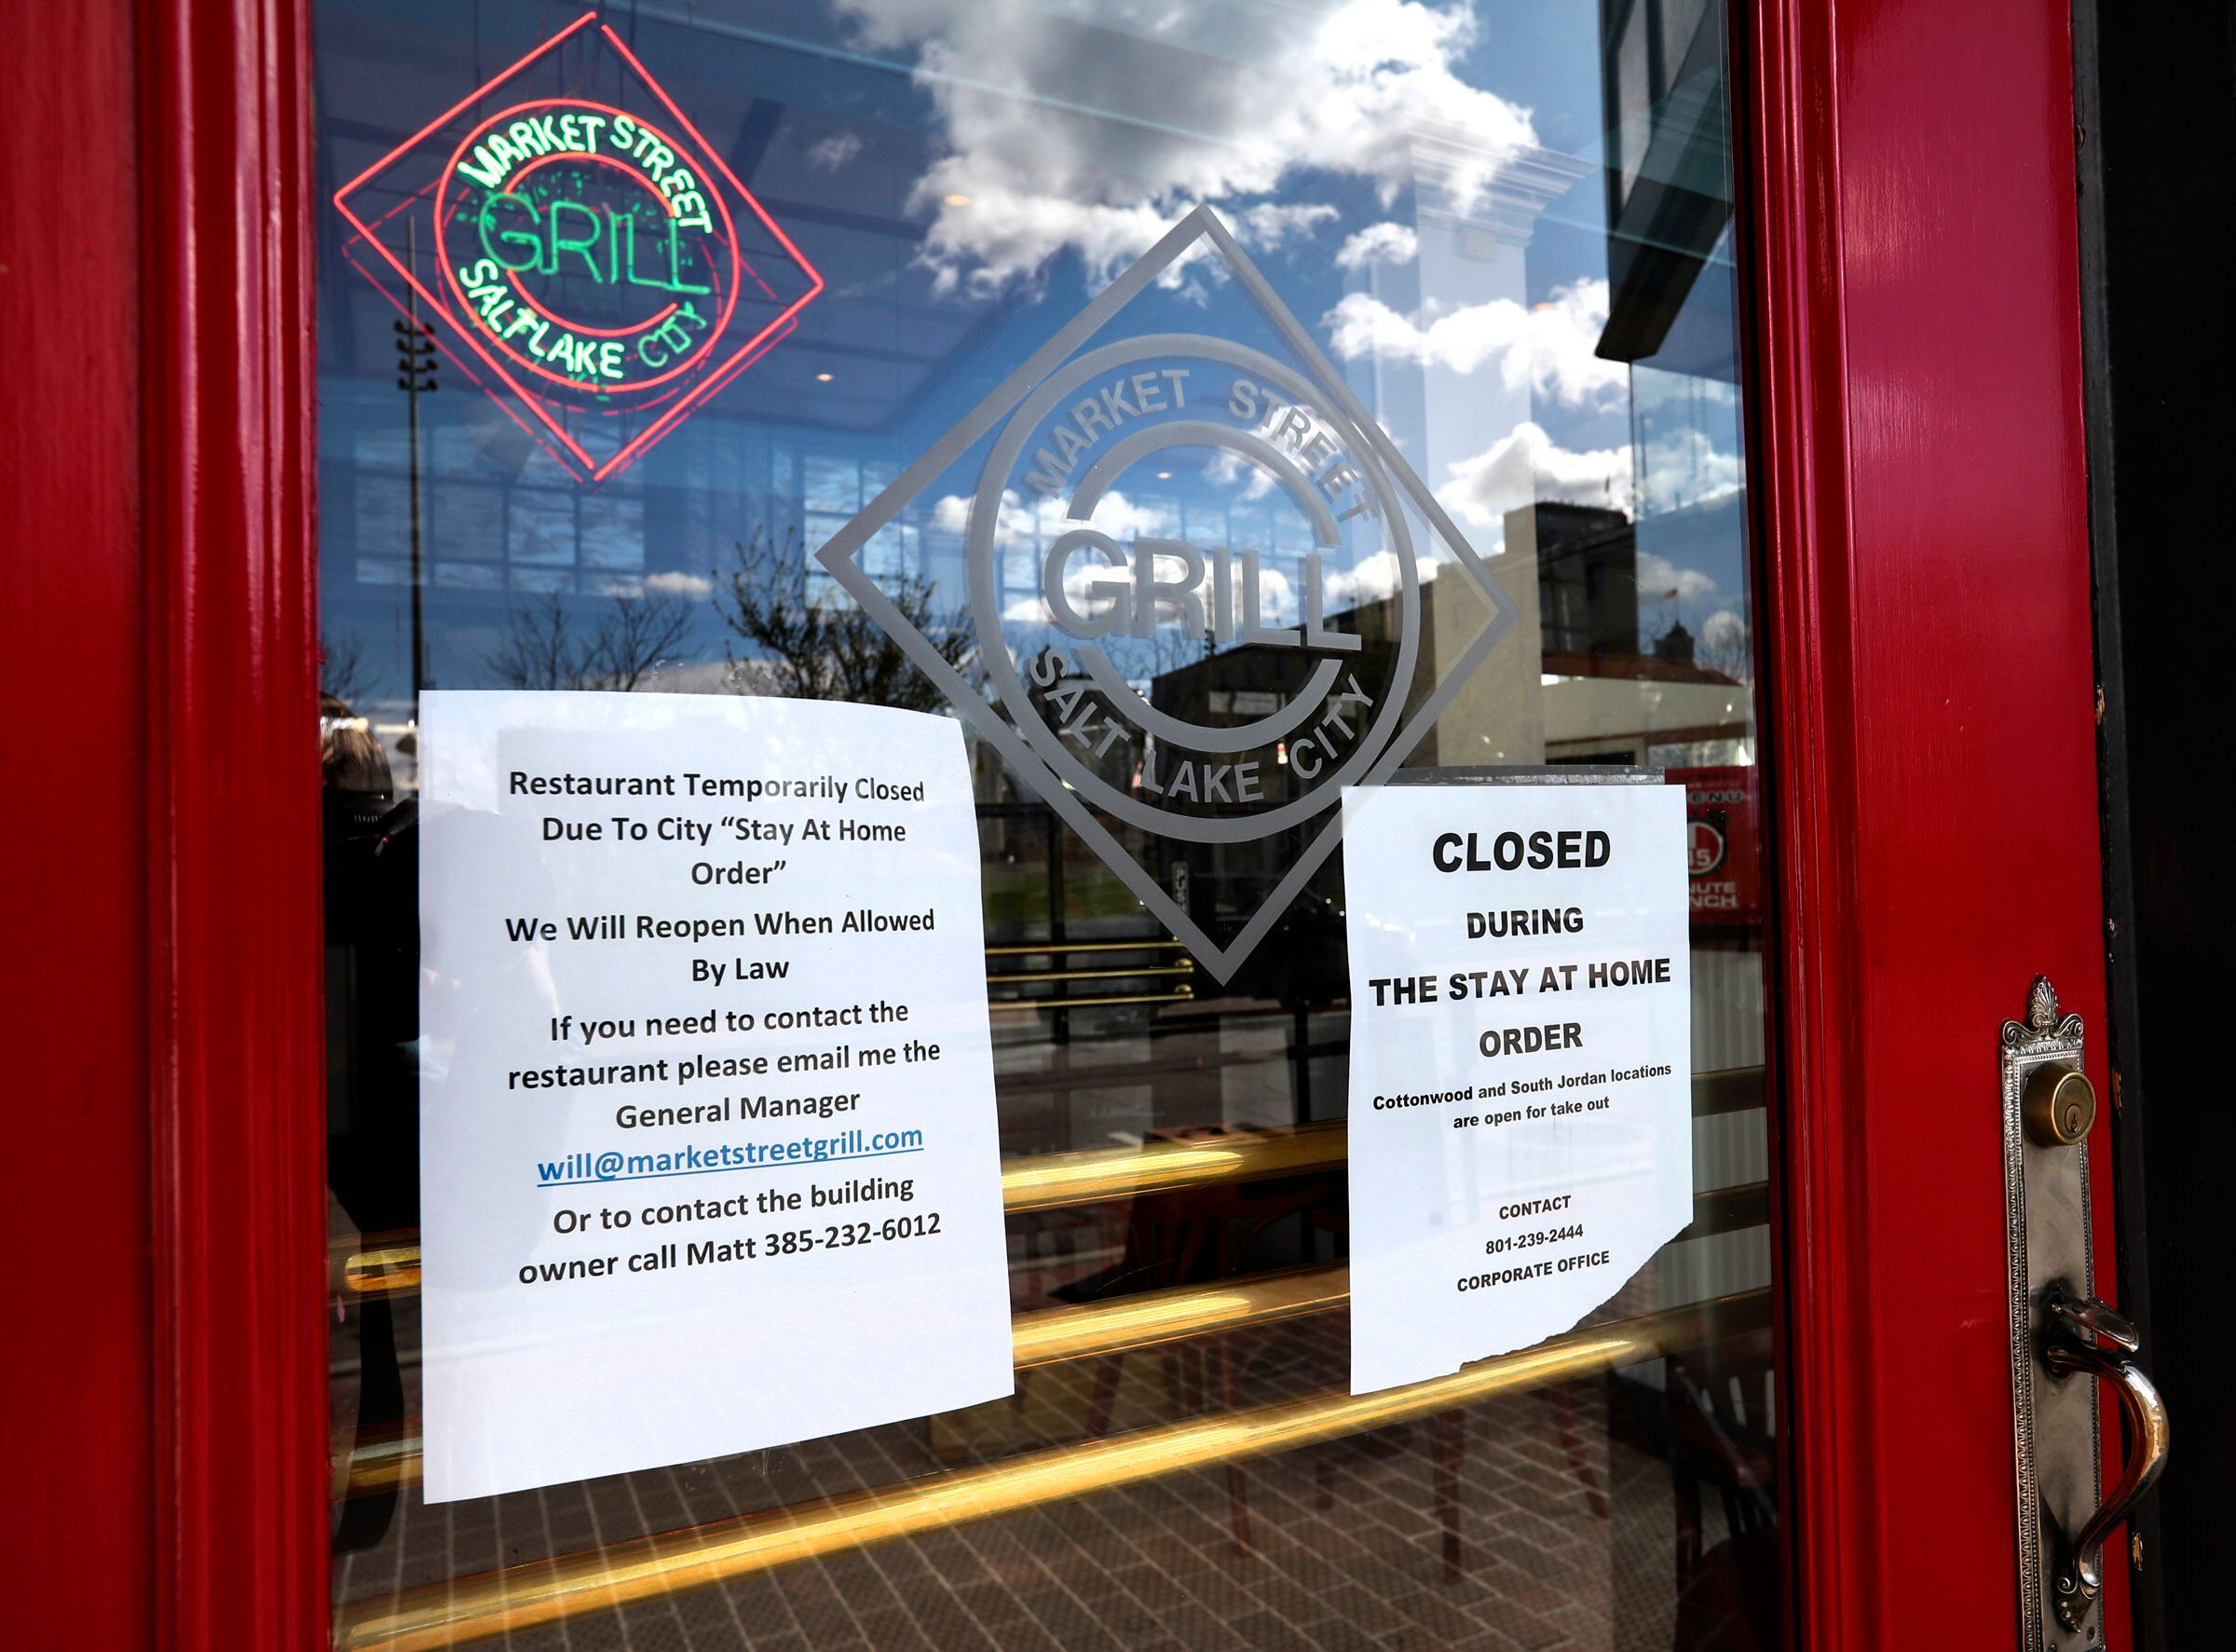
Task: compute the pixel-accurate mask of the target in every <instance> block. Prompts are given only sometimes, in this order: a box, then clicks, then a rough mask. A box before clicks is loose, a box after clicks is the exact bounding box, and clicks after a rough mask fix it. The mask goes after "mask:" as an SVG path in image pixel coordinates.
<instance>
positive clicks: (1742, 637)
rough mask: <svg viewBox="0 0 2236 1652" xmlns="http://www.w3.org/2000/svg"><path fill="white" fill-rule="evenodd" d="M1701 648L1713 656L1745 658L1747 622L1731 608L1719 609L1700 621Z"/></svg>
mask: <svg viewBox="0 0 2236 1652" xmlns="http://www.w3.org/2000/svg"><path fill="white" fill-rule="evenodd" d="M1665 589H1666V587H1665ZM1700 647H1701V648H1702V649H1704V650H1705V651H1707V652H1708V653H1711V654H1715V655H1719V656H1723V657H1726V658H1729V657H1734V656H1737V657H1739V658H1744V657H1745V656H1746V653H1747V651H1748V641H1747V621H1745V620H1743V619H1741V618H1740V617H1739V616H1738V614H1735V613H1733V612H1732V611H1731V610H1730V609H1729V608H1718V609H1717V610H1716V611H1715V612H1714V613H1712V614H1711V615H1709V617H1708V618H1707V619H1705V620H1703V621H1700Z"/></svg>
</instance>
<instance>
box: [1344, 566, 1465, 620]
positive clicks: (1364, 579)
mask: <svg viewBox="0 0 2236 1652" xmlns="http://www.w3.org/2000/svg"><path fill="white" fill-rule="evenodd" d="M1443 566H1444V565H1443V563H1442V562H1441V561H1440V560H1438V559H1436V558H1434V557H1429V556H1424V557H1421V558H1419V559H1418V560H1417V561H1416V563H1415V567H1414V572H1415V574H1416V575H1417V576H1418V577H1419V579H1420V580H1421V582H1422V583H1423V584H1426V583H1427V582H1428V581H1429V580H1433V579H1435V578H1436V577H1437V570H1438V568H1440V567H1443ZM1403 582H1404V574H1403V572H1402V570H1401V567H1400V565H1399V563H1398V560H1397V552H1395V551H1377V552H1375V553H1373V554H1372V555H1371V556H1366V557H1362V558H1361V559H1360V560H1359V564H1358V566H1357V567H1351V568H1329V570H1328V572H1327V574H1326V576H1325V580H1324V582H1323V587H1322V592H1321V606H1322V608H1325V609H1326V611H1327V612H1329V613H1330V614H1334V613H1340V612H1342V611H1343V609H1344V608H1363V607H1365V606H1366V605H1367V604H1368V603H1370V602H1380V601H1381V600H1382V599H1383V598H1384V597H1385V596H1391V595H1394V594H1396V593H1397V590H1398V588H1399V587H1400V585H1401V584H1402V583H1403Z"/></svg>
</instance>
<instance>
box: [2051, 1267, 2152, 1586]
mask: <svg viewBox="0 0 2236 1652" xmlns="http://www.w3.org/2000/svg"><path fill="white" fill-rule="evenodd" d="M2043 1305H2044V1306H2045V1307H2046V1308H2047V1309H2048V1319H2049V1326H2050V1333H2049V1335H2048V1336H2047V1337H2046V1338H2045V1339H2044V1340H2045V1342H2046V1344H2047V1345H2046V1346H2045V1347H2044V1348H2043V1349H2042V1363H2043V1365H2044V1366H2046V1367H2047V1368H2048V1369H2049V1371H2050V1372H2051V1374H2052V1375H2053V1376H2057V1377H2068V1376H2071V1375H2072V1374H2073V1373H2074V1372H2087V1373H2088V1374H2090V1375H2092V1376H2093V1377H2096V1378H2097V1379H2098V1380H2100V1381H2102V1382H2106V1383H2109V1384H2110V1385H2111V1386H2112V1391H2113V1392H2114V1393H2115V1394H2117V1395H2118V1396H2119V1397H2120V1411H2121V1412H2123V1413H2125V1414H2126V1417H2127V1430H2128V1433H2129V1434H2130V1435H2131V1436H2132V1437H2133V1440H2134V1455H2133V1456H2131V1457H2130V1458H2128V1460H2127V1461H2126V1463H2125V1464H2123V1465H2122V1466H2121V1468H2120V1478H2119V1479H2118V1480H2117V1481H2114V1482H2113V1485H2112V1489H2111V1490H2110V1491H2108V1492H2106V1494H2105V1498H2104V1503H2103V1506H2102V1507H2100V1508H2099V1509H2097V1510H2096V1512H2095V1513H2093V1514H2092V1515H2091V1516H2089V1518H2088V1521H2087V1522H2086V1523H2084V1524H2083V1525H2082V1526H2081V1528H2080V1530H2079V1532H2078V1533H2077V1534H2075V1535H2073V1536H2071V1537H2070V1538H2064V1536H2063V1534H2061V1535H2060V1536H2061V1540H2062V1548H2063V1550H2064V1552H2063V1553H2061V1554H2060V1555H2059V1557H2058V1568H2057V1575H2056V1577H2055V1578H2054V1580H2053V1581H2054V1586H2055V1587H2054V1593H2055V1597H2056V1602H2057V1616H2058V1619H2059V1621H2061V1622H2062V1623H2064V1624H2065V1626H2066V1628H2067V1629H2070V1630H2078V1629H2079V1627H2080V1625H2081V1623H2082V1621H2083V1620H2084V1619H2085V1618H2087V1616H2088V1614H2089V1610H2090V1608H2091V1607H2093V1605H2094V1604H2096V1598H2097V1596H2098V1595H2099V1594H2100V1593H2102V1592H2103V1590H2104V1556H2103V1550H2104V1540H2105V1538H2106V1536H2108V1535H2109V1534H2110V1532H2111V1530H2112V1528H2113V1527H2114V1526H2116V1525H2118V1524H2119V1523H2120V1522H2121V1521H2123V1520H2125V1519H2126V1518H2127V1511H2128V1510H2129V1509H2133V1508H2134V1506H2135V1503H2136V1501H2137V1500H2138V1499H2140V1498H2141V1497H2142V1495H2143V1494H2144V1493H2146V1492H2147V1491H2148V1490H2150V1488H2151V1486H2152V1484H2153V1483H2154V1482H2155V1481H2157V1480H2158V1478H2159V1473H2160V1471H2161V1469H2163V1468H2165V1467H2166V1453H2167V1451H2168V1449H2169V1448H2170V1447H2171V1445H2172V1442H2173V1433H2172V1429H2171V1427H2170V1426H2169V1424H2168V1422H2167V1417H2166V1402H2165V1400H2164V1399H2161V1398H2160V1396H2159V1390H2158V1388H2157V1387H2156V1386H2154V1385H2153V1384H2152V1383H2151V1380H2150V1379H2149V1378H2148V1377H2147V1376H2145V1375H2144V1374H2143V1372H2141V1371H2140V1370H2138V1369H2137V1368H2136V1366H2135V1363H2134V1360H2132V1359H2130V1358H2127V1356H2128V1355H2130V1354H2132V1353H2134V1351H2135V1350H2136V1349H2137V1348H2138V1347H2140V1346H2141V1345H2142V1344H2141V1339H2140V1338H2138V1337H2137V1336H2136V1335H2135V1332H2134V1328H2133V1327H2131V1326H2130V1325H2129V1324H2128V1322H2127V1321H2126V1320H2125V1319H2123V1318H2120V1316H2119V1315H2118V1314H2116V1313H2114V1312H2113V1311H2112V1310H2111V1309H2110V1308H2108V1307H2106V1306H2105V1304H2102V1303H2100V1302H2098V1301H2097V1300H2096V1299H2095V1298H2094V1297H2093V1296H2090V1297H2072V1296H2068V1295H2066V1293H2065V1292H2064V1291H2062V1290H2057V1289H2055V1288H2054V1287H2052V1290H2051V1291H2050V1293H2049V1295H2048V1297H2047V1298H2046V1299H2045V1301H2044V1304H2043ZM2107 1343H2108V1344H2109V1345H2110V1346H2108V1347H2107V1346H2106V1344H2107Z"/></svg>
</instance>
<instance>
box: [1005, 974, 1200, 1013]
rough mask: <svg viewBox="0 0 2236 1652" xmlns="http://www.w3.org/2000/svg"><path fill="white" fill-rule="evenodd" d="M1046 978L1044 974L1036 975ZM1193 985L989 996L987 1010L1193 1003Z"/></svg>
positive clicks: (1098, 1007) (1064, 1008) (1093, 1007)
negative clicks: (1075, 994)
mask: <svg viewBox="0 0 2236 1652" xmlns="http://www.w3.org/2000/svg"><path fill="white" fill-rule="evenodd" d="M1036 978H1038V979H1046V977H1045V976H1040V977H1036ZM1194 1002H1195V989H1194V988H1193V987H1176V988H1174V989H1173V990H1171V991H1169V992H1125V993H1119V994H1117V995H1116V996H1113V997H1108V998H1103V997H1097V998H989V999H988V1000H987V1001H986V1007H987V1008H988V1009H989V1010H995V1011H1000V1010H1074V1009H1102V1008H1105V1007H1107V1006H1108V1005H1111V1004H1114V1003H1194Z"/></svg>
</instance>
